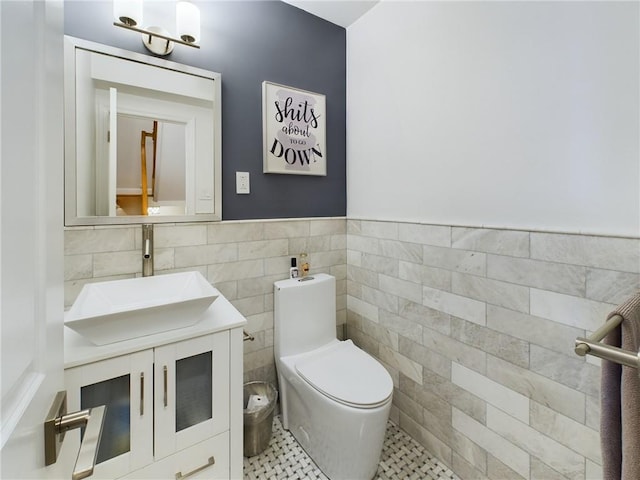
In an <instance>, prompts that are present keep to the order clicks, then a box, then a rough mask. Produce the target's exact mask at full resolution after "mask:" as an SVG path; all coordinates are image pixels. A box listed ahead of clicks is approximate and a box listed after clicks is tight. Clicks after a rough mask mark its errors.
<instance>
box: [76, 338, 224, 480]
mask: <svg viewBox="0 0 640 480" xmlns="http://www.w3.org/2000/svg"><path fill="white" fill-rule="evenodd" d="M65 383H66V387H67V392H68V393H67V395H68V397H67V399H68V400H67V401H68V410H69V411H76V410H80V409H85V408H91V407H95V406H98V405H106V406H107V410H106V416H105V420H104V427H103V431H102V437H101V440H100V446H99V448H98V457H97V464H96V468H95V470H94V477H95V478H118V477H121V476H124V475H126V474H128V473H130V472H134V471H135V470H138V469H140V468H143V467H145V466H147V465H150V464H151V463H154V462H157V461H158V460H160V459H162V458H164V457H167V456H169V455H171V454H173V453H175V452H178V451H180V450H183V449H186V448H188V447H190V446H192V445H195V444H197V443H199V442H202V441H203V440H206V439H208V438H210V437H213V436H214V435H217V434H219V433H222V432H224V431H227V430H228V429H229V332H228V331H225V332H219V333H215V334H210V335H205V336H201V337H196V338H192V339H189V340H184V341H181V342H176V343H172V344H167V345H162V346H159V347H156V348H151V349H147V350H142V351H139V352H135V353H131V354H128V355H122V356H118V357H114V358H109V359H106V360H100V361H96V362H93V363H88V364H85V365H81V366H77V367H73V368H69V369H67V370H65ZM68 435H74V432H69V433H68ZM76 435H77V434H76ZM79 441H80V439H79V436H78V438H77V439H75V440H74V442H77V443H78V444H79ZM69 443H73V442H69ZM78 448H79V447H78ZM78 448H76V449H75V451H77V449H78Z"/></svg>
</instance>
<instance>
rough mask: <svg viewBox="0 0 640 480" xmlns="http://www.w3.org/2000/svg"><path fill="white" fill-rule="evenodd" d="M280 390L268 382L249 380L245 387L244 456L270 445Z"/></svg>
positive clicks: (255, 453) (249, 455)
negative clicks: (274, 413)
mask: <svg viewBox="0 0 640 480" xmlns="http://www.w3.org/2000/svg"><path fill="white" fill-rule="evenodd" d="M277 401H278V391H277V390H276V389H275V387H274V386H273V385H271V384H270V383H267V382H249V383H245V384H244V387H243V402H244V404H243V405H244V410H243V414H244V415H243V416H244V456H245V457H253V456H254V455H257V454H259V453H260V452H262V451H263V450H265V449H266V448H267V447H268V446H269V441H270V440H271V433H272V428H273V412H274V410H275V408H276V402H277Z"/></svg>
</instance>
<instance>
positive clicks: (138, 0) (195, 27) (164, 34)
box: [113, 0, 200, 55]
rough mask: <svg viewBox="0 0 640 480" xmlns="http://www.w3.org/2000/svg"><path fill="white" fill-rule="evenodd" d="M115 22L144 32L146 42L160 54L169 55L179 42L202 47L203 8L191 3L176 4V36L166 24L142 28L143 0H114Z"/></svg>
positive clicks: (146, 44) (143, 39)
mask: <svg viewBox="0 0 640 480" xmlns="http://www.w3.org/2000/svg"><path fill="white" fill-rule="evenodd" d="M113 16H114V19H115V20H114V22H113V24H114V25H115V26H116V27H122V28H126V29H127V30H133V31H134V32H138V33H141V34H142V43H143V44H144V46H145V47H147V49H148V50H149V51H151V52H153V53H155V54H156V55H168V54H170V53H171V52H172V51H173V46H174V44H176V43H179V44H180V45H187V46H189V47H194V48H200V45H198V41H200V10H199V9H198V7H196V6H195V5H194V4H193V3H191V2H186V1H180V2H178V3H177V4H176V27H177V28H176V30H177V35H176V37H177V38H176V37H173V36H171V35H170V33H169V32H168V31H167V30H165V29H164V28H162V27H156V26H149V27H146V28H143V27H142V0H113Z"/></svg>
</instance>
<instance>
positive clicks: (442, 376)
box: [347, 220, 640, 480]
mask: <svg viewBox="0 0 640 480" xmlns="http://www.w3.org/2000/svg"><path fill="white" fill-rule="evenodd" d="M347 264H348V267H347V308H348V316H347V335H348V336H349V337H350V338H352V339H353V340H354V342H356V343H357V344H358V345H360V346H361V347H363V348H364V349H366V350H367V351H369V352H370V353H372V354H373V355H375V356H376V357H378V358H379V359H380V360H381V361H382V362H383V363H384V364H385V365H386V366H387V367H388V369H389V370H390V371H391V372H392V376H393V378H394V382H395V387H396V388H395V392H394V408H393V410H392V420H394V421H396V422H398V423H399V425H400V427H401V428H402V429H404V430H405V431H407V432H408V433H409V434H410V435H412V436H413V437H414V438H416V439H417V440H418V441H420V442H421V443H422V444H423V445H425V446H426V448H427V450H429V451H431V452H432V453H433V454H435V455H436V456H437V457H438V458H440V459H441V460H443V461H444V462H446V463H447V464H448V465H450V466H451V467H452V468H453V471H454V472H456V474H458V475H459V476H460V477H461V478H465V479H482V478H490V479H507V478H508V479H510V480H511V479H522V478H525V479H545V480H552V479H565V478H568V479H585V478H593V479H596V478H602V473H601V467H600V464H601V457H600V445H599V432H598V430H599V425H598V423H599V384H600V378H599V373H600V367H599V360H598V359H596V358H594V357H587V358H583V357H579V356H577V355H576V354H575V353H574V352H573V346H574V340H575V338H576V337H577V336H584V335H585V331H593V330H594V329H596V328H597V327H598V326H599V325H600V324H601V323H602V322H603V321H604V319H605V317H606V315H607V314H608V312H609V311H611V309H612V308H613V307H614V306H615V305H617V304H618V303H620V302H622V301H624V300H625V299H626V298H627V297H628V296H629V295H630V294H632V293H633V292H634V291H635V290H637V289H638V288H640V275H639V272H640V240H638V239H624V238H611V237H598V236H587V235H565V234H552V233H537V232H527V231H515V230H492V229H482V228H461V227H449V226H433V225H421V224H410V223H394V222H372V221H364V220H362V221H360V220H348V222H347Z"/></svg>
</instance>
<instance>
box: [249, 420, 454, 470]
mask: <svg viewBox="0 0 640 480" xmlns="http://www.w3.org/2000/svg"><path fill="white" fill-rule="evenodd" d="M409 479H411V480H414V479H415V480H443V479H445V480H460V479H459V478H458V477H457V476H456V475H455V474H454V473H453V472H452V471H451V470H450V469H449V468H448V467H447V466H446V465H443V464H442V463H440V462H439V461H438V460H436V459H435V458H433V457H431V456H430V455H429V453H428V452H427V451H425V449H424V447H422V446H421V445H420V444H419V443H418V442H416V441H415V440H414V439H413V438H411V437H410V436H409V435H407V434H406V433H404V432H403V431H402V430H400V428H398V427H397V426H396V425H395V424H394V423H392V422H389V423H388V425H387V434H386V437H385V441H384V446H383V448H382V455H381V458H380V465H379V466H378V473H377V475H376V477H375V480H409ZM244 480H328V479H327V477H326V476H325V475H324V474H323V473H322V472H321V471H320V469H319V468H318V467H317V466H316V465H315V463H313V461H312V460H311V459H310V458H309V456H308V455H307V454H306V453H305V451H304V450H303V449H302V447H300V445H298V442H296V440H295V439H294V438H293V435H291V434H290V433H289V432H288V431H287V430H285V429H284V428H283V427H282V423H281V421H280V417H279V416H276V417H274V419H273V434H272V436H271V441H270V442H269V446H268V447H267V449H266V450H265V451H264V452H262V453H260V454H259V455H256V456H255V457H250V458H247V457H245V458H244Z"/></svg>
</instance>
